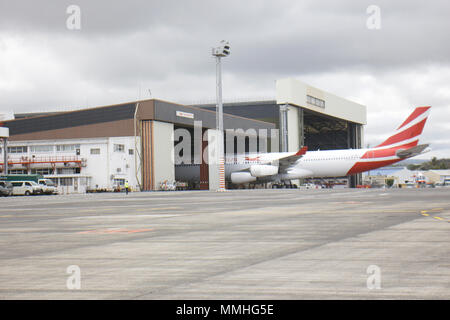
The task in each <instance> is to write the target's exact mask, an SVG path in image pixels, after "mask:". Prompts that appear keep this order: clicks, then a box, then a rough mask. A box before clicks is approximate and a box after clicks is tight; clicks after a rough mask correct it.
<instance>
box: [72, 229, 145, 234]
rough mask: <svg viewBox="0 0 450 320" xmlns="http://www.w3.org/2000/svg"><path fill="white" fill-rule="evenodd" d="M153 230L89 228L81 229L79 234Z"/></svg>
mask: <svg viewBox="0 0 450 320" xmlns="http://www.w3.org/2000/svg"><path fill="white" fill-rule="evenodd" d="M148 231H153V229H123V228H119V229H95V230H88V231H81V232H77V234H114V233H122V234H123V233H125V234H130V233H139V232H148Z"/></svg>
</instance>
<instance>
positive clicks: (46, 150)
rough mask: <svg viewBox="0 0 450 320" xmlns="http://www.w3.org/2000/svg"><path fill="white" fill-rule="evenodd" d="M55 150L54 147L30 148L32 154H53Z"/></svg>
mask: <svg viewBox="0 0 450 320" xmlns="http://www.w3.org/2000/svg"><path fill="white" fill-rule="evenodd" d="M53 150H54V148H53V146H50V145H46V146H30V151H31V152H53Z"/></svg>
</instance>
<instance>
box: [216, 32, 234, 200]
mask: <svg viewBox="0 0 450 320" xmlns="http://www.w3.org/2000/svg"><path fill="white" fill-rule="evenodd" d="M229 54H230V44H229V43H228V41H225V40H222V41H221V42H220V45H219V46H218V47H215V48H213V49H212V55H213V56H214V57H216V97H217V105H216V129H217V158H218V161H217V163H218V168H219V175H218V176H219V189H217V191H225V159H224V150H223V148H224V147H223V146H224V139H223V136H224V133H223V104H222V67H221V58H223V57H227V56H228V55H229Z"/></svg>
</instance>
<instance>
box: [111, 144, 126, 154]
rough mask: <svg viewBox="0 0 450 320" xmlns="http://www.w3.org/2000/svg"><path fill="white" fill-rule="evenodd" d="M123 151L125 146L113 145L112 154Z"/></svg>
mask: <svg viewBox="0 0 450 320" xmlns="http://www.w3.org/2000/svg"><path fill="white" fill-rule="evenodd" d="M124 151H125V145H123V144H115V145H114V152H124Z"/></svg>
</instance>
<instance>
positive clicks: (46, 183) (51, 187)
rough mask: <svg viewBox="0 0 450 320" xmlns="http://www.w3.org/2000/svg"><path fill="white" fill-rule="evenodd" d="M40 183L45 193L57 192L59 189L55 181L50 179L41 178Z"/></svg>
mask: <svg viewBox="0 0 450 320" xmlns="http://www.w3.org/2000/svg"><path fill="white" fill-rule="evenodd" d="M38 183H39V185H40V186H41V188H42V192H43V193H45V194H57V193H58V189H57V188H56V186H55V183H54V182H53V181H52V180H50V179H39V181H38Z"/></svg>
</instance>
